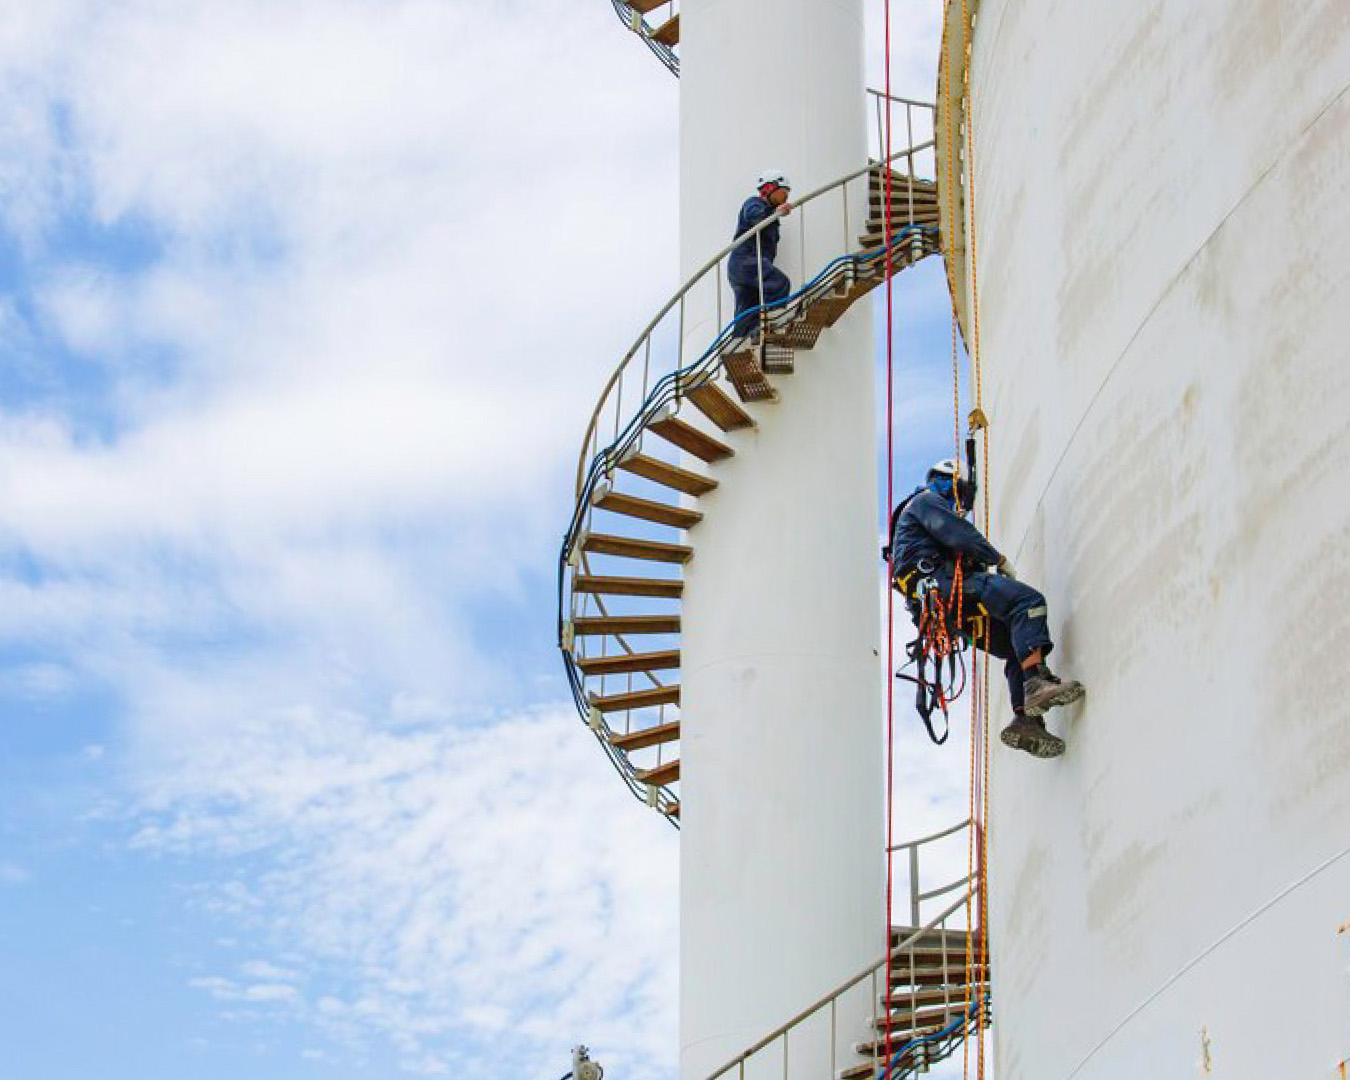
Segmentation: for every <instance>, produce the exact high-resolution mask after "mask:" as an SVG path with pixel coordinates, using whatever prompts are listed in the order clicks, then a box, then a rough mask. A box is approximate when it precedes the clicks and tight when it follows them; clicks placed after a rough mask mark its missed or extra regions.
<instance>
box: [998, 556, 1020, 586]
mask: <svg viewBox="0 0 1350 1080" xmlns="http://www.w3.org/2000/svg"><path fill="white" fill-rule="evenodd" d="M994 569H995V570H996V571H997V572H998V573H999V574H1001V575H1002V576H1003V577H1005V578H1007V579H1008V580H1009V581H1016V580H1017V571H1016V570H1015V569H1013V564H1012V563H1010V562H1009V561H1008V556H1006V555H1004V556H1003V558H1001V559H999V561H998V565H997V566H996V567H994Z"/></svg>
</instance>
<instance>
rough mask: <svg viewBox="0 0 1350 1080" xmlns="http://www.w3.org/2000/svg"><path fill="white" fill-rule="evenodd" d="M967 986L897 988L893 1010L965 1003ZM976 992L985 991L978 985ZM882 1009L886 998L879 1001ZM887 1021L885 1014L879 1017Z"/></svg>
mask: <svg viewBox="0 0 1350 1080" xmlns="http://www.w3.org/2000/svg"><path fill="white" fill-rule="evenodd" d="M965 992H966V988H965V986H964V985H962V986H933V987H927V988H925V989H922V990H897V991H895V992H894V993H892V994H891V997H890V999H889V1000H890V1006H891V1011H892V1012H893V1013H894V1012H905V1011H911V1012H912V1011H913V1010H914V1009H916V1008H924V1007H925V1006H930V1005H943V1004H951V1003H963V1002H964V1000H965ZM976 993H983V990H982V989H980V988H979V987H978V985H977V988H976ZM879 1004H880V1005H881V1007H882V1009H883V1010H884V1009H885V1007H886V999H884V998H883V999H881V1000H880V1001H879ZM884 1022H885V1017H884V1016H878V1017H877V1024H878V1025H880V1024H882V1023H884Z"/></svg>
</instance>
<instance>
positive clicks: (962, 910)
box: [558, 0, 989, 1080]
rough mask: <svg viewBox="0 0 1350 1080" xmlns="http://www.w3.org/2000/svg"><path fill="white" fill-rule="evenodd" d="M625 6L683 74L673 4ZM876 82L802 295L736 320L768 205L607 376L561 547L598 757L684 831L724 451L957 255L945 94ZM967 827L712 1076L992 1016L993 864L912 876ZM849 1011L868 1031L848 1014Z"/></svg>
mask: <svg viewBox="0 0 1350 1080" xmlns="http://www.w3.org/2000/svg"><path fill="white" fill-rule="evenodd" d="M612 3H613V4H614V8H615V10H616V12H618V14H619V15H620V17H621V18H622V20H623V22H624V24H625V26H627V27H628V28H629V29H630V30H633V31H634V32H635V33H637V34H638V35H639V36H640V37H641V38H642V39H643V40H644V42H645V43H646V44H647V45H648V47H649V48H650V49H651V50H652V52H653V53H654V54H655V55H656V56H657V57H658V58H659V59H660V60H661V62H662V63H663V64H665V66H666V67H667V68H668V69H669V70H670V71H672V72H673V73H675V74H677V75H678V73H679V56H678V53H677V52H676V49H677V47H678V44H679V9H678V4H677V3H673V2H666V3H657V2H654V0H628V2H625V0H612ZM868 93H869V95H870V100H871V102H872V103H873V104H874V106H875V108H876V118H877V136H878V137H877V139H876V145H877V148H876V151H875V152H874V154H873V155H872V157H871V158H870V159H869V160H868V161H866V162H863V163H860V165H859V168H858V169H856V170H855V171H854V172H852V173H850V174H849V175H847V176H844V177H841V178H839V179H837V180H835V181H833V182H831V183H829V184H826V185H825V186H823V187H820V188H818V189H817V190H814V191H812V192H809V193H808V194H806V195H805V196H802V197H801V198H798V199H795V200H794V209H793V213H792V216H791V217H789V218H784V219H781V226H782V230H783V233H784V237H785V242H786V248H787V249H788V250H787V251H786V253H785V251H784V250H783V249H780V258H779V265H780V266H785V268H786V269H788V271H789V273H790V274H791V276H793V278H794V285H795V290H794V291H793V292H792V294H791V295H790V296H788V297H787V298H786V299H785V300H783V301H780V302H778V303H774V304H769V305H765V306H763V307H760V308H756V309H754V311H753V312H752V313H751V315H752V317H753V322H754V324H755V332H754V333H753V334H752V335H746V334H745V333H744V327H743V326H742V327H741V328H740V332H738V330H737V328H736V327H734V326H733V320H732V318H731V314H732V306H731V300H730V295H729V290H728V288H727V286H726V284H725V282H726V262H727V259H728V256H729V255H730V253H731V250H732V248H733V247H735V246H736V244H738V243H740V242H742V241H744V240H747V239H748V240H750V241H751V242H758V234H759V233H761V232H762V231H763V230H764V229H765V228H767V227H769V226H770V225H771V224H772V222H773V221H774V220H776V219H770V220H769V221H766V222H764V223H762V224H761V225H760V226H759V227H758V228H757V229H755V230H752V231H751V232H750V233H748V234H746V236H743V237H740V238H737V240H736V241H735V242H733V243H731V244H728V245H727V246H726V247H725V248H723V249H722V250H721V251H719V252H718V253H716V254H715V255H714V256H713V257H712V258H711V259H710V260H709V261H708V262H707V263H706V264H705V265H704V266H703V267H702V268H701V269H700V270H699V271H698V272H697V273H695V274H694V275H693V276H691V277H690V279H689V280H688V281H686V282H685V284H684V285H683V286H682V287H681V288H680V289H679V290H678V291H677V292H676V293H675V294H674V295H673V296H672V297H671V299H670V300H669V301H667V303H666V304H665V305H664V306H663V307H662V308H661V310H660V311H658V312H657V313H656V315H655V316H654V317H653V318H652V320H651V321H650V322H649V323H648V325H647V327H646V328H645V329H644V330H643V332H642V333H641V334H640V335H639V336H638V338H637V340H636V341H635V342H634V344H633V346H632V347H631V348H630V349H629V350H628V352H627V353H626V354H625V355H624V357H623V358H622V360H621V361H620V362H619V364H618V366H617V367H616V368H615V370H614V372H613V373H612V374H611V376H610V377H609V379H608V381H607V382H606V384H605V386H604V388H603V390H602V391H601V394H600V398H599V401H598V402H597V404H596V406H595V409H594V411H593V413H592V416H591V419H590V422H589V424H588V425H587V429H586V433H585V437H584V439H583V443H582V449H581V454H580V456H579V460H578V465H577V472H576V488H575V502H574V506H573V512H572V515H571V519H570V520H569V522H568V526H567V530H566V534H565V536H564V539H563V544H562V549H561V553H560V558H559V568H558V611H559V614H558V641H559V646H560V649H561V652H562V657H563V661H564V665H565V669H566V674H567V679H568V683H569V686H570V688H571V692H572V695H573V698H574V700H575V703H576V707H577V710H578V712H579V714H580V715H581V717H582V719H583V720H584V721H585V723H586V724H587V726H588V727H589V728H590V730H591V731H592V733H593V735H594V737H595V738H596V740H597V742H598V744H599V746H600V747H601V749H602V751H603V752H604V753H605V754H606V755H607V756H608V758H609V759H610V761H611V763H612V764H613V766H614V768H615V770H616V772H617V773H618V775H619V776H620V778H621V779H622V781H623V782H624V783H625V784H626V785H627V787H628V788H629V790H630V791H631V792H632V794H633V795H634V796H635V797H636V798H638V799H639V800H641V801H642V802H644V803H645V804H646V805H648V806H650V807H652V808H654V809H656V810H657V811H658V812H659V813H661V814H662V815H663V816H664V817H665V818H666V819H667V820H668V821H670V822H671V824H672V825H675V826H676V827H677V828H678V824H679V818H680V809H681V807H680V754H679V742H680V715H679V705H680V683H679V670H680V633H681V630H682V628H683V619H684V614H683V612H682V611H681V597H682V592H683V581H682V570H683V567H684V566H685V565H686V564H687V563H689V561H690V560H691V559H694V558H696V557H697V551H698V536H699V526H700V523H701V522H702V521H703V519H704V514H705V511H704V509H703V508H702V505H701V503H700V500H701V499H702V497H703V496H706V495H708V494H709V493H710V492H712V491H714V490H716V488H717V486H718V470H719V466H720V465H722V464H723V463H724V462H726V461H727V460H728V459H730V458H732V457H733V456H735V455H737V454H738V453H740V454H744V453H751V452H753V449H752V446H751V441H750V440H747V439H746V438H745V435H746V433H747V432H751V431H753V430H754V429H755V428H756V427H757V426H758V425H760V424H772V423H774V422H775V418H774V402H775V401H777V400H778V399H779V397H780V395H783V394H790V393H792V375H793V373H794V371H795V370H796V367H797V364H798V363H809V362H810V353H811V349H812V348H813V346H814V345H815V344H816V343H817V341H818V340H819V339H820V338H821V337H822V335H825V334H829V333H830V331H831V328H832V327H833V326H834V325H835V324H836V323H837V322H838V321H839V320H840V319H841V318H843V317H844V315H845V314H846V313H847V312H849V311H850V310H851V309H852V308H853V306H854V305H855V304H857V303H858V302H859V301H862V300H863V299H864V298H865V297H867V296H868V295H869V294H870V293H872V292H873V290H875V289H877V288H878V287H879V286H881V285H882V284H884V282H885V281H886V280H887V277H888V276H889V275H891V274H894V273H898V272H900V271H902V270H904V269H906V268H908V267H911V266H913V265H915V264H916V263H917V262H918V261H919V260H921V259H924V258H927V257H928V256H930V255H934V254H937V253H939V252H940V251H941V250H942V244H941V237H940V235H939V226H940V220H941V214H940V211H939V194H938V185H937V182H936V172H937V169H936V158H935V142H936V140H935V138H934V137H933V135H934V132H935V123H934V121H935V117H934V113H933V107H932V106H930V105H925V104H923V103H919V102H913V101H905V100H903V99H894V98H893V99H889V100H887V99H886V98H885V96H884V95H881V94H878V93H877V92H875V91H869V92H868ZM896 107H899V108H902V109H903V110H904V123H903V124H901V125H897V126H896V128H895V130H897V131H902V132H906V133H910V134H911V135H912V134H913V133H915V132H918V135H917V136H915V137H914V138H912V139H911V143H912V145H909V146H907V147H905V148H904V149H902V150H900V151H899V152H898V153H895V154H892V155H890V156H889V157H887V158H885V159H884V160H882V154H881V152H880V147H881V146H882V145H884V142H883V139H882V137H881V136H882V132H883V127H882V116H883V109H887V108H896ZM925 135H928V136H929V137H927V138H925V137H924V136H925ZM794 248H795V250H793V249H794ZM794 257H795V260H796V262H795V270H796V273H795V274H793V273H792V270H793V269H794V265H793V258H794ZM785 260H786V265H785ZM808 275H809V276H808ZM968 827H969V823H968V822H966V823H963V824H962V825H959V826H956V827H955V828H953V829H949V830H945V831H944V832H943V833H940V834H937V835H936V836H935V837H929V838H925V839H924V840H920V841H914V842H911V843H910V844H906V845H900V846H901V847H902V848H909V849H910V850H911V867H912V869H913V871H914V874H913V878H912V880H911V900H912V904H911V918H910V920H909V925H906V926H897V927H895V928H894V929H893V931H892V944H891V948H890V950H889V953H888V955H887V956H883V957H882V958H881V959H880V960H879V961H877V962H876V963H875V964H873V965H872V966H870V967H869V968H868V969H867V970H866V971H864V972H862V973H860V974H859V975H858V976H856V977H855V978H854V979H852V980H850V981H849V982H848V983H846V984H844V985H843V986H841V987H838V988H835V989H834V990H833V991H831V992H830V993H829V994H827V995H825V996H824V997H822V998H821V999H820V1001H819V1002H817V1003H816V1004H814V1005H813V1006H811V1008H809V1009H807V1010H805V1011H804V1012H803V1013H801V1014H800V1015H798V1016H797V1017H794V1018H792V1019H790V1020H789V1021H788V1022H787V1023H785V1024H784V1025H783V1026H782V1027H780V1028H779V1029H778V1030H776V1031H775V1032H773V1033H771V1034H770V1035H768V1036H767V1037H766V1038H765V1039H763V1040H761V1041H760V1042H759V1043H757V1044H756V1045H755V1046H753V1047H750V1048H749V1049H747V1050H746V1051H745V1052H744V1053H743V1054H741V1055H739V1056H738V1057H737V1058H736V1059H733V1061H731V1062H729V1063H727V1065H726V1066H725V1067H724V1068H723V1069H721V1070H719V1071H718V1072H717V1073H714V1074H713V1075H712V1076H711V1077H709V1078H708V1080H717V1078H719V1077H724V1076H736V1075H738V1073H739V1075H740V1076H744V1075H745V1069H746V1067H747V1065H753V1066H757V1065H759V1064H762V1063H760V1062H757V1061H756V1059H758V1058H760V1057H762V1056H763V1055H765V1054H770V1053H775V1052H777V1050H776V1048H777V1047H779V1046H780V1045H781V1050H782V1053H783V1054H784V1060H785V1061H786V1054H787V1052H788V1050H787V1047H788V1044H789V1042H790V1041H791V1040H792V1039H793V1038H794V1037H796V1038H797V1039H798V1040H800V1039H801V1038H802V1037H803V1036H802V1032H803V1030H804V1028H803V1026H804V1025H808V1024H812V1023H816V1024H817V1026H819V1025H818V1021H819V1019H820V1017H821V1016H822V1015H824V1013H825V1012H826V1011H828V1015H829V1018H830V1019H829V1024H830V1032H831V1034H830V1051H829V1067H828V1072H826V1073H822V1080H823V1078H824V1076H826V1075H834V1076H837V1077H840V1078H842V1080H861V1078H862V1077H865V1076H869V1075H876V1076H879V1077H880V1076H883V1075H884V1076H887V1077H890V1078H899V1077H904V1076H907V1075H910V1074H912V1073H915V1072H918V1071H923V1070H926V1069H927V1068H928V1067H929V1066H930V1065H932V1064H933V1063H935V1062H937V1061H939V1060H941V1059H942V1058H943V1057H945V1056H946V1055H947V1054H949V1053H951V1052H952V1049H953V1048H955V1047H957V1046H959V1045H960V1044H961V1043H962V1041H963V1040H965V1039H966V1038H968V1037H969V1036H970V1033H971V1032H978V1031H980V1030H982V1029H983V1028H984V1027H985V1026H986V1025H987V1023H988V1020H989V983H988V966H987V963H986V959H985V957H984V956H983V955H976V951H977V946H976V944H975V943H976V941H977V937H978V935H973V934H972V933H971V932H970V929H969V928H970V926H971V925H973V924H977V923H976V920H977V919H978V915H976V914H974V912H975V909H976V908H977V907H978V903H977V899H978V898H977V896H976V893H977V891H978V890H977V888H976V885H977V883H978V879H979V875H978V871H977V872H976V873H975V874H973V875H968V876H967V877H965V878H963V879H962V880H960V881H956V882H954V883H950V884H947V885H944V886H942V887H940V888H938V889H936V890H932V891H929V892H927V893H924V892H922V891H921V889H920V887H919V881H918V874H917V853H918V851H919V850H921V849H922V848H923V847H924V845H927V844H929V843H930V842H933V841H937V840H938V839H940V838H942V837H948V836H950V835H952V834H953V833H956V832H958V831H959V830H963V829H967V828H968ZM952 892H957V893H959V895H958V896H957V898H956V900H955V901H954V902H952V903H950V904H949V905H948V906H947V907H946V908H945V909H943V910H942V911H941V912H939V913H938V914H937V915H935V916H933V917H928V916H929V913H928V912H927V911H926V909H925V905H927V904H929V903H931V901H932V900H933V899H934V898H936V897H940V896H944V895H946V894H948V893H952ZM845 1014H852V1015H853V1016H854V1017H855V1019H860V1020H861V1021H862V1028H861V1029H858V1028H856V1027H854V1028H850V1027H849V1026H848V1022H847V1021H846V1019H845ZM850 1032H851V1033H852V1034H853V1035H856V1037H848V1034H849V1033H850ZM836 1044H838V1045H837V1046H836ZM796 1052H797V1051H795V1050H794V1053H796ZM888 1055H889V1065H888V1063H887V1059H888Z"/></svg>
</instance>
